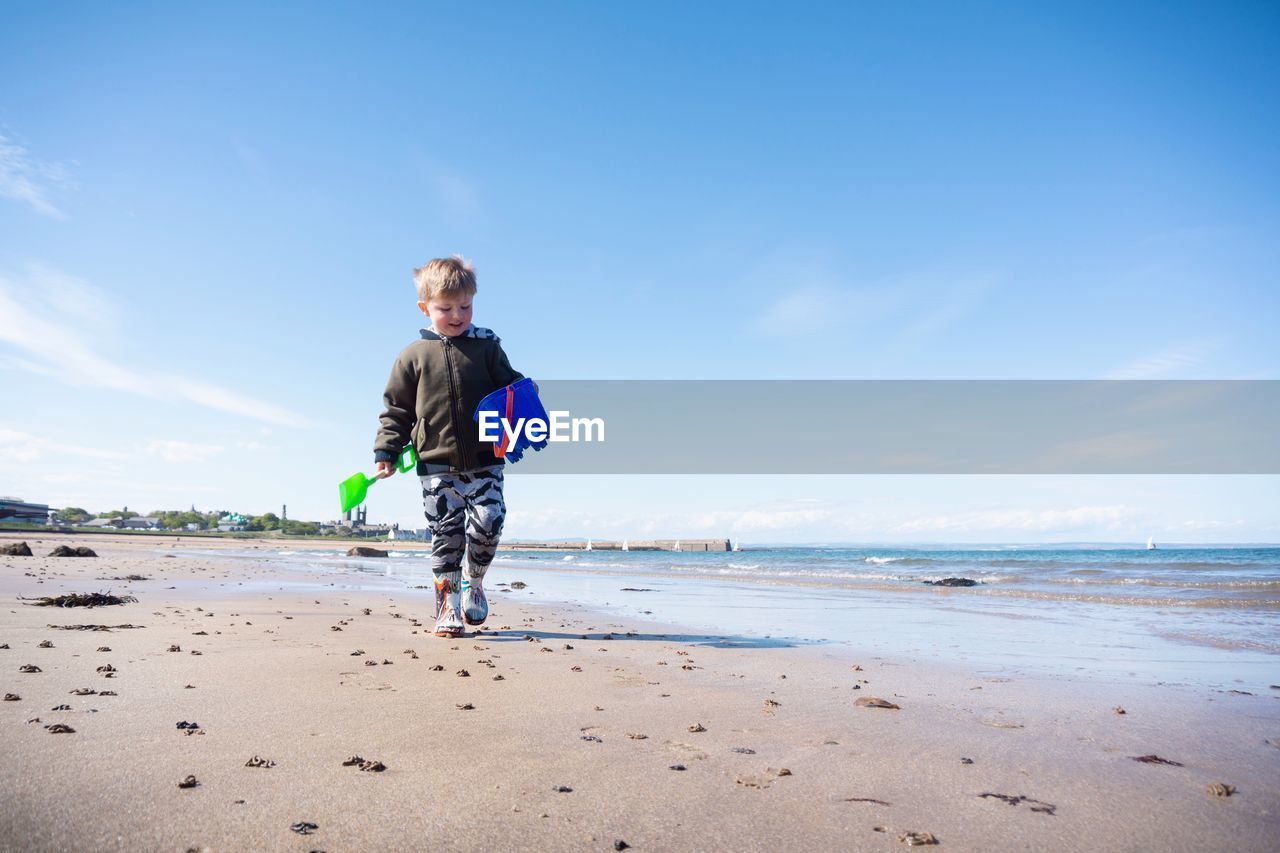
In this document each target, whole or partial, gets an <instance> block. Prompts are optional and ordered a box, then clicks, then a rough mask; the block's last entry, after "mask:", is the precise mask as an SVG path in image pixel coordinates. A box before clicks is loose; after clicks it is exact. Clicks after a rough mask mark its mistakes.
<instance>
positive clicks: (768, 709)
mask: <svg viewBox="0 0 1280 853" xmlns="http://www.w3.org/2000/svg"><path fill="white" fill-rule="evenodd" d="M780 707H782V703H781V702H779V701H778V700H776V699H766V700H764V712H765V713H766V714H772V713H773V709H774V708H780Z"/></svg>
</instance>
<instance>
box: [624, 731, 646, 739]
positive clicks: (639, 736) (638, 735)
mask: <svg viewBox="0 0 1280 853" xmlns="http://www.w3.org/2000/svg"><path fill="white" fill-rule="evenodd" d="M627 737H629V738H631V739H632V740H648V739H649V736H648V735H646V734H643V733H641V732H627Z"/></svg>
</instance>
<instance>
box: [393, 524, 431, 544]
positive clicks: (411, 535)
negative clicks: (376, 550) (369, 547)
mask: <svg viewBox="0 0 1280 853" xmlns="http://www.w3.org/2000/svg"><path fill="white" fill-rule="evenodd" d="M387 538H388V539H391V540H396V539H399V540H402V541H405V542H427V541H430V539H431V531H429V530H427V529H426V528H425V527H424V528H422V529H421V530H413V529H407V530H401V529H399V528H396V527H393V528H391V532H390V533H388V534H387Z"/></svg>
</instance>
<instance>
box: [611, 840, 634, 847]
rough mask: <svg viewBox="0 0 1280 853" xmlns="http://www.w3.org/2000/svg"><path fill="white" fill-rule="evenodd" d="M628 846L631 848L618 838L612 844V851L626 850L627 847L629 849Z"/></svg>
mask: <svg viewBox="0 0 1280 853" xmlns="http://www.w3.org/2000/svg"><path fill="white" fill-rule="evenodd" d="M630 846H631V845H630V844H628V843H627V842H625V841H623V840H622V839H621V838H619V839H618V840H617V841H615V842H613V849H614V850H626V849H627V848H628V847H630Z"/></svg>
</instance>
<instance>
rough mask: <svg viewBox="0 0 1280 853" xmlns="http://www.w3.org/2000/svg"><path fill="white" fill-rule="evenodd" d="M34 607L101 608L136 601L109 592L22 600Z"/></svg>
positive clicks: (78, 593)
mask: <svg viewBox="0 0 1280 853" xmlns="http://www.w3.org/2000/svg"><path fill="white" fill-rule="evenodd" d="M19 600H21V601H27V602H30V603H31V604H32V606H34V607H103V606H106V605H108V604H129V603H130V602H136V601H137V600H138V599H136V598H134V597H133V596H132V595H112V594H111V593H109V592H72V593H69V594H67V595H55V596H47V595H46V596H44V597H43V598H35V599H30V598H22V597H21V596H19Z"/></svg>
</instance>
